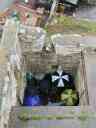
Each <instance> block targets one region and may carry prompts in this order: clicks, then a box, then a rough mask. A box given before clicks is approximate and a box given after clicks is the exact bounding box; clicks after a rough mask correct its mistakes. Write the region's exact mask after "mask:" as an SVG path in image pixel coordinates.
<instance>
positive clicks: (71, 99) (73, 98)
mask: <svg viewBox="0 0 96 128" xmlns="http://www.w3.org/2000/svg"><path fill="white" fill-rule="evenodd" d="M61 101H63V102H64V105H66V106H74V105H77V104H78V95H77V92H76V91H75V90H72V89H66V90H64V92H63V93H62V94H61Z"/></svg>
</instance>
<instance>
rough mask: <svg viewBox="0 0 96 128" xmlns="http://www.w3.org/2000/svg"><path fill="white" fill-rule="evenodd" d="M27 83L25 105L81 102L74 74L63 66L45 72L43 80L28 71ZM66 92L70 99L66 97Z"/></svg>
mask: <svg viewBox="0 0 96 128" xmlns="http://www.w3.org/2000/svg"><path fill="white" fill-rule="evenodd" d="M26 83H27V85H26V88H25V92H24V100H23V105H24V106H41V105H61V106H62V105H63V106H64V105H78V103H79V99H78V93H77V91H76V89H75V85H74V80H73V78H72V75H70V74H68V73H66V72H64V70H63V69H62V68H61V66H59V67H58V68H57V70H56V71H54V72H50V73H47V74H45V75H44V77H43V78H42V79H41V80H38V79H36V78H35V77H34V76H33V74H32V73H31V72H29V73H26ZM66 92H68V94H67V93H66ZM65 94H66V95H67V98H69V99H65V98H66V96H65ZM72 98H73V99H72ZM69 101H71V103H68V102H69Z"/></svg>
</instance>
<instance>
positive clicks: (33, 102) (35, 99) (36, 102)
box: [23, 95, 41, 106]
mask: <svg viewBox="0 0 96 128" xmlns="http://www.w3.org/2000/svg"><path fill="white" fill-rule="evenodd" d="M23 105H24V106H40V105H41V99H40V97H39V96H38V95H35V96H26V97H25V98H24V101H23Z"/></svg>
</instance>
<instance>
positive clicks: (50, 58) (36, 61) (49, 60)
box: [22, 51, 88, 106]
mask: <svg viewBox="0 0 96 128" xmlns="http://www.w3.org/2000/svg"><path fill="white" fill-rule="evenodd" d="M23 60H24V62H23V64H22V65H23V67H24V70H25V75H26V74H27V73H28V72H30V73H32V76H34V78H36V80H37V86H36V87H35V86H34V87H35V88H34V87H33V88H34V89H37V88H38V87H39V94H40V96H41V95H42V94H41V91H40V90H42V89H41V87H42V86H40V82H41V81H42V79H43V78H44V76H46V75H48V74H51V75H52V73H54V71H56V70H57V67H58V66H61V67H62V69H63V70H64V72H65V73H66V74H67V75H70V76H72V77H71V78H72V79H71V80H72V81H73V83H72V84H74V85H71V86H74V87H72V88H70V87H69V88H66V89H72V90H75V92H76V94H77V97H78V99H76V104H75V103H74V104H73V105H70V104H68V105H65V104H64V103H63V102H61V101H62V100H61V99H60V98H61V95H62V94H61V95H60V96H59V100H57V99H56V100H55V101H52V102H51V104H50V101H49V99H50V98H48V97H49V92H50V91H51V90H49V92H48V95H47V96H46V93H45V94H44V95H43V98H45V101H46V102H43V104H42V105H44V106H81V105H88V93H87V87H86V84H87V83H86V73H85V69H84V58H83V55H82V52H78V53H72V54H69V55H57V54H56V53H54V52H43V51H42V52H32V51H31V52H28V51H27V52H25V53H23ZM51 78H52V77H51ZM38 81H39V82H38ZM72 81H71V82H72ZM45 83H46V82H45ZM27 84H28V83H27V82H26V80H25V87H24V90H26V87H27V86H28V85H27ZM46 86H47V85H45V88H43V92H46V88H48V87H46ZM52 86H53V85H51V87H52ZM43 87H44V86H43ZM44 89H45V90H44ZM51 89H52V88H51ZM58 89H60V88H58ZM58 89H57V90H58ZM66 89H65V88H61V90H63V91H64V90H66ZM53 90H54V88H53ZM63 91H61V92H62V93H63ZM24 93H25V91H24ZM56 94H58V93H57V92H56ZM23 100H24V97H23ZM62 103H63V104H62ZM23 105H24V104H23ZM24 106H26V105H24ZM37 106H40V105H37Z"/></svg>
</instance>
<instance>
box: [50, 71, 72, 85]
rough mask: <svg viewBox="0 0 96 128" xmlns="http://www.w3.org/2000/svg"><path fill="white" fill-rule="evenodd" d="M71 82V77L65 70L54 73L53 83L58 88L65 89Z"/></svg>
mask: <svg viewBox="0 0 96 128" xmlns="http://www.w3.org/2000/svg"><path fill="white" fill-rule="evenodd" d="M69 82H70V79H69V75H68V74H67V73H65V72H64V71H63V70H62V71H61V72H58V71H56V72H54V73H53V74H52V83H53V84H54V85H55V86H56V87H65V85H66V84H68V83H69Z"/></svg>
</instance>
